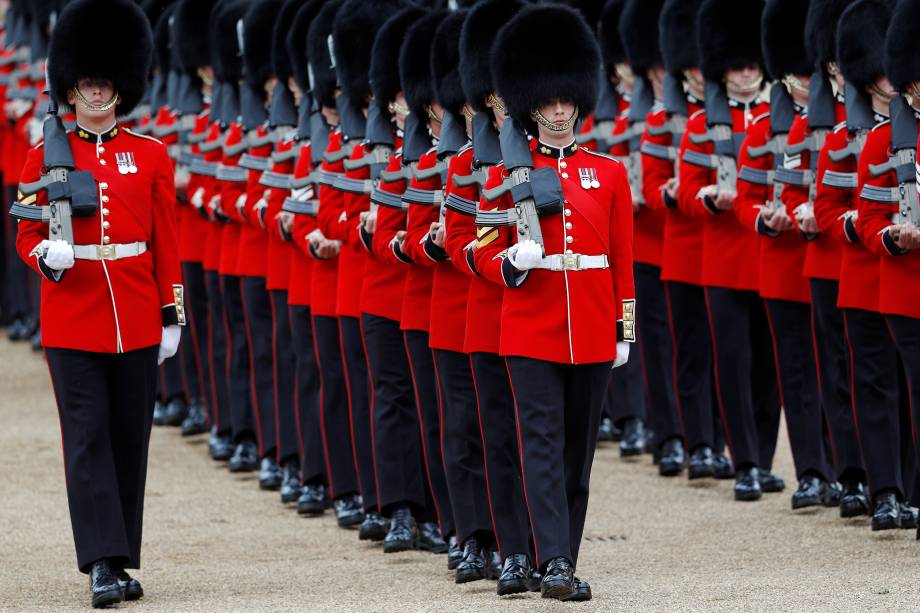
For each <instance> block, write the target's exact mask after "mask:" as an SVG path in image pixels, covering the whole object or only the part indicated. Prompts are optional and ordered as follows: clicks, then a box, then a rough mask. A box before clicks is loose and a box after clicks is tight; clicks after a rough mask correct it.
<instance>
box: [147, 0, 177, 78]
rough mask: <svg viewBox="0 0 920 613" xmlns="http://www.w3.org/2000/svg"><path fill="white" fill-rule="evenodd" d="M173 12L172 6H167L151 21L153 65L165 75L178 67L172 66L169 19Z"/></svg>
mask: <svg viewBox="0 0 920 613" xmlns="http://www.w3.org/2000/svg"><path fill="white" fill-rule="evenodd" d="M174 12H175V7H174V6H169V7H167V8H166V10H165V11H163V12H162V13H160V16H159V17H157V20H156V21H155V22H153V50H154V51H153V59H154V66H155V67H156V68H157V69H158V70H159V71H160V74H162V75H166V74H167V73H168V72H169V71H170V67H172V69H173V70H176V69H178V66H175V67H173V66H172V59H173V54H172V37H171V36H170V28H169V20H170V18H171V17H172V15H173V13H174Z"/></svg>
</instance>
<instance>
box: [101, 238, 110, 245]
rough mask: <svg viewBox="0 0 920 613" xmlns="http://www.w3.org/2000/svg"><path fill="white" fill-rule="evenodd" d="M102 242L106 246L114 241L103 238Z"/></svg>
mask: <svg viewBox="0 0 920 613" xmlns="http://www.w3.org/2000/svg"><path fill="white" fill-rule="evenodd" d="M102 242H103V243H104V244H106V245H108V244H109V243H110V242H112V239H111V238H109V237H108V236H103V237H102Z"/></svg>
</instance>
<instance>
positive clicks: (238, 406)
mask: <svg viewBox="0 0 920 613" xmlns="http://www.w3.org/2000/svg"><path fill="white" fill-rule="evenodd" d="M220 282H221V294H222V295H223V298H224V312H225V313H226V321H227V340H228V343H229V345H228V346H229V348H230V362H229V364H230V366H229V369H228V370H227V381H228V390H229V392H230V421H231V422H232V424H233V441H234V442H236V443H239V442H240V441H242V440H254V439H255V437H256V429H255V424H254V420H253V410H252V379H251V374H250V372H249V338H248V337H247V335H246V319H245V316H244V314H243V293H242V289H241V288H240V278H239V277H238V276H236V275H221V276H220Z"/></svg>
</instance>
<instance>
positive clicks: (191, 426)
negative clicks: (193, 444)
mask: <svg viewBox="0 0 920 613" xmlns="http://www.w3.org/2000/svg"><path fill="white" fill-rule="evenodd" d="M207 431H208V412H207V410H205V408H204V405H203V404H201V401H200V400H198V399H197V398H192V401H191V402H190V403H189V406H188V415H187V416H186V418H185V419H183V420H182V425H181V429H180V432H181V433H182V436H195V435H196V434H204V433H205V432H207Z"/></svg>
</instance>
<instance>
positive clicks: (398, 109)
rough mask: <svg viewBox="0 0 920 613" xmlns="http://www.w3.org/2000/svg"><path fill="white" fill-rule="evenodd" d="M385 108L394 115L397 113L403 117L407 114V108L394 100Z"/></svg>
mask: <svg viewBox="0 0 920 613" xmlns="http://www.w3.org/2000/svg"><path fill="white" fill-rule="evenodd" d="M387 110H388V111H390V112H391V113H393V114H394V115H399V116H401V117H405V116H407V115H408V114H409V109H408V108H407V107H405V106H403V105H401V104H400V103H398V102H396V101H395V100H394V101H393V102H391V103H390V104H388V105H387Z"/></svg>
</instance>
